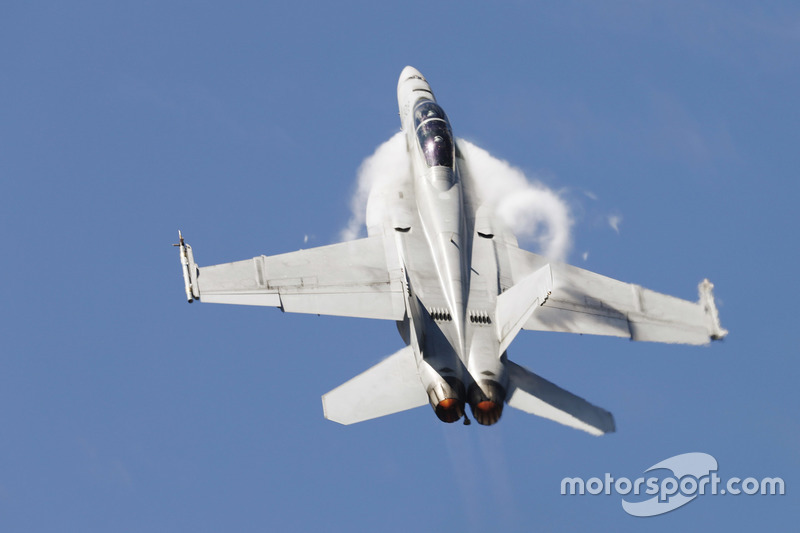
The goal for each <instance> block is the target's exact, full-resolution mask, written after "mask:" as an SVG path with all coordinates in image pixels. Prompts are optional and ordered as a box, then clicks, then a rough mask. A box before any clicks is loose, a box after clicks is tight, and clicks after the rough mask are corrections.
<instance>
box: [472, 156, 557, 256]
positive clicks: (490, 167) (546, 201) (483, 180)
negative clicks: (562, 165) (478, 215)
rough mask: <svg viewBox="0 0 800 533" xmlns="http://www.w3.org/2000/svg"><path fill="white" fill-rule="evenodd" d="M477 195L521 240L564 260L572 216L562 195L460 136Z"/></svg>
mask: <svg viewBox="0 0 800 533" xmlns="http://www.w3.org/2000/svg"><path fill="white" fill-rule="evenodd" d="M459 146H460V147H461V150H462V152H463V154H464V157H465V159H466V160H467V163H468V165H469V168H470V173H471V174H472V177H473V180H474V182H475V186H476V189H477V192H478V195H479V197H480V198H481V199H482V200H483V202H485V203H488V205H490V206H493V208H494V211H495V214H496V215H497V216H498V217H499V218H500V219H501V220H502V221H503V222H504V223H505V224H506V225H507V226H508V227H509V229H511V231H512V232H513V233H514V235H516V236H517V238H518V239H520V240H521V241H523V242H530V243H533V244H535V245H536V247H537V248H538V251H539V252H541V253H542V254H543V255H545V256H547V257H549V258H551V259H556V260H559V261H563V260H565V259H566V256H567V253H568V252H569V248H570V245H571V243H572V240H571V237H570V232H571V230H572V217H571V216H570V212H569V207H568V205H567V202H566V201H565V200H564V199H563V198H562V197H561V195H560V194H559V193H558V192H556V191H554V190H552V189H550V188H548V187H547V186H546V185H544V184H543V183H541V182H539V181H536V180H533V181H532V180H529V179H528V178H527V177H526V176H525V173H524V172H522V170H520V169H519V168H516V167H513V166H511V164H509V163H508V162H507V161H503V160H501V159H497V158H496V157H494V156H493V155H492V154H490V153H489V152H487V151H486V150H484V149H483V148H479V147H478V146H475V145H474V144H472V143H470V142H468V141H464V140H460V141H459Z"/></svg>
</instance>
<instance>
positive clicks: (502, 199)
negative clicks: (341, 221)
mask: <svg viewBox="0 0 800 533" xmlns="http://www.w3.org/2000/svg"><path fill="white" fill-rule="evenodd" d="M458 143H459V147H460V149H461V152H462V155H463V156H464V158H465V159H466V162H467V164H468V165H469V168H470V174H471V175H472V176H473V180H474V182H475V187H476V192H477V194H478V197H479V198H480V201H481V202H482V203H483V204H485V205H488V206H489V207H490V208H491V209H493V210H494V213H495V215H496V216H497V217H499V219H500V220H501V221H502V222H503V223H504V224H505V225H506V226H507V227H508V228H509V229H510V230H511V231H512V232H513V233H514V235H516V236H517V238H518V239H519V240H520V241H521V242H523V243H531V244H533V245H534V246H535V247H536V248H538V250H537V251H538V252H540V253H542V254H543V255H545V256H547V257H549V258H551V259H555V260H564V259H565V258H566V255H567V253H568V252H569V248H570V245H571V237H570V232H571V229H572V217H571V216H570V211H569V207H568V205H567V202H566V201H565V200H564V199H563V198H562V197H561V195H560V194H559V193H558V192H556V191H554V190H552V189H550V188H548V187H547V186H545V185H544V184H542V183H540V182H539V181H536V180H529V179H528V178H527V177H526V176H525V174H524V173H523V172H522V171H521V170H520V169H518V168H516V167H513V166H511V165H510V164H509V163H508V162H507V161H503V160H500V159H498V158H496V157H494V156H492V155H491V154H490V153H489V152H488V151H486V150H484V149H482V148H480V147H478V146H476V145H474V144H472V143H470V142H468V141H464V140H463V139H459V140H458ZM408 169H409V161H408V153H407V152H406V146H405V137H404V136H403V134H402V132H401V133H397V134H396V135H394V136H393V137H392V138H391V139H389V140H388V141H386V142H385V143H383V144H381V145H380V146H379V147H378V148H377V149H376V150H375V153H373V154H372V155H371V156H369V157H367V158H366V159H365V160H364V161H363V163H361V167H360V168H359V170H358V184H357V188H356V191H355V193H354V195H353V197H352V199H351V201H350V207H351V216H350V220H349V222H348V224H347V226H346V227H345V228H344V229H343V230H342V232H341V237H342V239H343V240H352V239H355V238H358V237H359V236H362V235H363V229H364V223H365V221H366V220H367V219H366V217H367V215H366V209H367V200H368V199H369V198H370V193H371V192H372V191H373V189H374V188H377V189H381V188H384V187H386V186H387V185H392V184H396V183H399V182H401V181H403V180H406V179H408V178H409V176H408V172H409V170H408ZM385 198H390V196H388V195H387V196H385ZM382 201H383V198H382V197H381V196H380V195H373V199H372V201H371V202H370V211H371V212H374V213H376V214H377V213H380V212H386V211H388V210H390V209H392V206H391V205H381V202H382ZM386 201H388V200H386ZM373 204H376V205H373Z"/></svg>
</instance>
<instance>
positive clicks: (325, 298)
mask: <svg viewBox="0 0 800 533" xmlns="http://www.w3.org/2000/svg"><path fill="white" fill-rule="evenodd" d="M397 102H398V105H399V109H400V118H401V125H402V129H403V131H404V133H405V138H406V143H407V150H408V154H409V162H410V163H409V165H410V168H409V169H408V172H407V179H406V180H404V181H400V182H398V183H391V184H388V185H385V186H383V187H376V188H375V189H373V191H372V192H371V194H370V198H369V202H368V207H367V229H368V236H367V237H366V238H362V239H358V240H352V241H347V242H341V243H338V244H332V245H329V246H321V247H318V248H311V249H307V250H300V251H296V252H291V253H285V254H280V255H272V256H264V255H262V256H258V257H254V258H252V259H246V260H244V261H237V262H233V263H227V264H220V265H213V266H205V267H199V266H198V265H197V264H196V263H195V260H194V255H193V252H192V249H191V247H190V246H189V245H188V244H186V243H185V242H184V240H183V236H182V235H181V234H180V232H178V234H179V239H180V242H179V244H177V245H176V246H178V247H179V251H180V260H181V265H182V269H183V277H184V282H185V289H186V296H187V299H188V301H189V302H192V301H193V300H199V301H201V302H208V303H224V304H242V305H256V306H268V307H277V308H279V309H281V310H282V311H285V312H288V313H311V314H319V315H338V316H351V317H363V318H375V319H382V320H394V321H395V322H396V323H397V329H398V331H399V333H400V336H401V337H402V339H403V342H404V343H405V345H406V346H405V347H404V348H402V349H401V350H399V351H398V352H396V353H395V354H393V355H391V356H389V357H388V358H386V359H384V360H383V361H381V362H380V363H378V364H376V365H375V366H373V367H371V368H370V369H368V370H366V371H365V372H363V373H362V374H359V375H358V376H356V377H354V378H352V379H351V380H350V381H348V382H346V383H344V384H343V385H340V386H339V387H337V388H335V389H333V390H332V391H330V392H328V393H327V394H325V395H323V396H322V405H323V411H324V414H325V417H326V418H328V419H330V420H333V421H335V422H339V423H341V424H352V423H355V422H361V421H364V420H368V419H372V418H376V417H381V416H384V415H389V414H392V413H397V412H400V411H404V410H406V409H411V408H414V407H419V406H422V405H424V404H426V403H429V404H430V405H431V407H433V411H434V413H435V414H436V416H437V417H438V418H439V419H440V420H441V421H443V422H448V423H452V422H456V421H458V420H460V419H462V418H464V421H465V423H469V418H468V417H467V416H466V415H465V410H466V405H469V407H470V409H471V411H472V415H473V417H474V418H475V420H476V421H477V422H478V423H479V424H482V425H492V424H494V423H496V422H497V421H498V420H499V419H500V416H501V414H502V412H503V407H504V405H505V404H508V405H509V406H511V407H513V408H516V409H520V410H522V411H525V412H527V413H531V414H534V415H538V416H541V417H544V418H548V419H550V420H554V421H556V422H559V423H561V424H565V425H567V426H571V427H573V428H576V429H580V430H583V431H587V432H589V433H591V434H593V435H602V434H604V433H608V432H613V431H614V430H615V424H614V418H613V416H612V415H611V413H609V412H608V411H606V410H604V409H601V408H599V407H596V406H594V405H592V404H591V403H589V402H587V401H586V400H584V399H582V398H580V397H578V396H576V395H574V394H572V393H570V392H567V391H566V390H564V389H562V388H560V387H558V386H557V385H555V384H553V383H551V382H549V381H547V380H546V379H544V378H542V377H539V376H537V375H536V374H534V373H533V372H531V371H530V370H527V369H525V368H523V367H522V366H520V365H518V364H516V363H513V362H512V361H510V360H509V359H508V353H507V349H508V347H509V345H510V344H511V342H512V341H513V340H514V338H515V337H516V336H517V334H518V333H519V332H520V330H523V329H525V330H536V331H560V332H570V333H581V334H591V335H611V336H617V337H625V338H630V339H632V340H635V341H652V342H665V343H684V344H698V345H699V344H707V343H708V342H709V341H711V340H717V339H722V338H723V337H724V336H725V335H726V333H727V331H726V330H724V329H723V328H722V327H721V326H720V321H719V317H718V313H717V308H716V306H715V304H714V297H713V295H712V287H713V285H712V284H711V283H710V282H709V281H708V280H704V281H703V282H702V283H700V285H699V300H698V301H697V302H690V301H687V300H681V299H678V298H675V297H672V296H667V295H664V294H659V293H657V292H653V291H651V290H648V289H645V288H642V287H640V286H638V285H633V284H628V283H623V282H620V281H616V280H614V279H611V278H608V277H605V276H602V275H600V274H595V273H592V272H589V271H587V270H584V269H581V268H577V267H574V266H570V265H568V264H564V263H561V262H556V261H551V260H549V259H547V258H546V257H543V256H541V255H537V254H535V253H531V252H529V251H526V250H523V249H522V248H520V247H519V246H518V243H517V239H516V238H515V236H514V235H513V234H512V233H511V231H509V229H508V228H507V227H505V226H504V225H503V224H502V222H501V221H500V219H499V217H497V216H496V215H495V213H494V212H493V210H492V209H491V208H490V207H489V206H486V205H483V203H482V201H481V198H480V196H479V195H478V194H477V192H476V187H475V183H476V181H475V180H476V179H486V177H480V176H474V175H473V174H472V173H471V169H470V161H469V160H468V159H465V158H464V155H463V153H464V150H462V149H461V148H460V141H458V140H457V139H456V138H455V137H454V136H453V132H452V129H451V127H450V121H449V120H448V118H447V115H446V114H445V112H444V110H443V109H442V108H441V106H440V105H439V104H438V103H437V101H436V98H435V97H434V95H433V91H432V90H431V87H430V85H429V84H428V82H427V81H426V79H425V78H424V77H423V75H422V74H421V73H420V72H419V71H418V70H416V69H414V68H412V67H406V68H405V69H404V70H403V71H402V73H401V74H400V79H399V81H398V85H397ZM376 204H380V205H381V206H384V207H385V206H387V205H388V206H390V208H388V209H387V208H381V209H376V208H374V205H376ZM371 207H372V209H371Z"/></svg>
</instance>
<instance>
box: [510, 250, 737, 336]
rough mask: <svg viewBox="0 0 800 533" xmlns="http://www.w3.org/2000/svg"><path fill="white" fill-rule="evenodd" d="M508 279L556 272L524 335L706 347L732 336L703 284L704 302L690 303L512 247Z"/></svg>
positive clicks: (704, 282)
mask: <svg viewBox="0 0 800 533" xmlns="http://www.w3.org/2000/svg"><path fill="white" fill-rule="evenodd" d="M506 249H507V250H508V259H509V261H508V265H509V267H510V269H511V271H512V274H511V275H510V276H509V277H510V278H511V279H513V280H514V282H515V283H516V282H517V280H521V279H523V278H525V276H529V275H530V274H531V273H533V272H536V271H537V270H540V269H542V268H543V267H544V266H546V265H547V264H548V263H549V264H550V269H551V272H552V283H551V284H552V289H551V294H550V295H549V297H548V298H547V299H546V300H545V301H544V303H543V304H541V306H540V307H538V308H537V309H536V310H535V312H533V314H531V315H530V318H528V319H527V321H526V322H525V324H524V325H523V329H527V330H538V331H563V332H569V333H581V334H589V335H611V336H616V337H628V338H630V339H632V340H635V341H651V342H665V343H680V344H707V343H708V342H709V341H710V340H718V339H721V338H723V337H724V336H725V335H726V334H727V333H728V332H727V331H726V330H725V329H723V328H722V327H721V326H720V323H719V316H718V314H717V308H716V305H715V304H714V296H713V294H712V292H711V289H712V288H713V285H712V284H711V282H709V281H708V280H704V281H703V282H702V283H700V285H699V287H698V289H699V293H700V298H699V300H698V301H697V302H690V301H687V300H682V299H680V298H675V297H673V296H668V295H666V294H661V293H658V292H654V291H651V290H649V289H645V288H643V287H640V286H639V285H634V284H631V283H624V282H621V281H617V280H615V279H612V278H609V277H606V276H601V275H600V274H595V273H594V272H590V271H588V270H584V269H582V268H578V267H574V266H571V265H567V264H564V263H551V262H549V261H548V260H547V259H546V258H544V257H542V256H539V255H536V254H534V253H531V252H528V251H526V250H522V249H520V248H517V247H512V246H509V247H507V248H506Z"/></svg>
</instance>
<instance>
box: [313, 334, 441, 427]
mask: <svg viewBox="0 0 800 533" xmlns="http://www.w3.org/2000/svg"><path fill="white" fill-rule="evenodd" d="M427 403H428V394H427V393H426V392H425V388H424V387H423V386H422V381H420V378H419V372H418V371H417V363H416V361H415V360H414V351H413V349H412V348H411V346H406V347H405V348H403V349H402V350H400V351H399V352H396V353H394V354H392V355H390V356H389V357H387V358H386V359H384V360H383V361H381V362H380V363H378V364H377V365H375V366H373V367H372V368H370V369H369V370H367V371H365V372H363V373H361V374H359V375H357V376H356V377H354V378H353V379H351V380H350V381H348V382H347V383H344V384H342V385H339V386H338V387H336V388H335V389H333V390H332V391H330V392H329V393H327V394H325V395H323V396H322V409H323V411H324V412H325V418H327V419H328V420H333V421H334V422H339V423H340V424H354V423H356V422H362V421H364V420H369V419H371V418H378V417H380V416H385V415H390V414H393V413H399V412H400V411H405V410H407V409H413V408H414V407H419V406H421V405H425V404H427Z"/></svg>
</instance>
